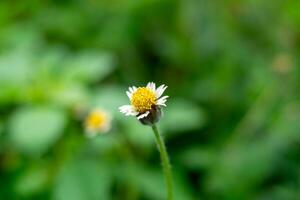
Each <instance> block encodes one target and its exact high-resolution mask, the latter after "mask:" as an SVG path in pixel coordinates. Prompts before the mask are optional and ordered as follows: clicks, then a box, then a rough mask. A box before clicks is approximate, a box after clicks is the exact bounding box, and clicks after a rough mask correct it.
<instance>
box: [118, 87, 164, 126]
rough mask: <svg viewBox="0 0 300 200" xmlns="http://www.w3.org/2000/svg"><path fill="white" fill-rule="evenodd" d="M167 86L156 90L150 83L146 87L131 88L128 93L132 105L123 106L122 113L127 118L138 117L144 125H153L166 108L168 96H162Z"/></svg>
mask: <svg viewBox="0 0 300 200" xmlns="http://www.w3.org/2000/svg"><path fill="white" fill-rule="evenodd" d="M166 88H167V86H165V85H161V86H159V87H158V88H156V86H155V83H153V82H150V83H148V84H147V86H146V87H135V86H133V87H129V91H127V92H126V94H127V96H128V97H129V99H130V103H131V105H124V106H121V107H120V108H119V109H120V112H122V113H124V114H125V115H126V116H136V117H137V119H138V120H140V121H141V122H142V123H143V124H146V125H152V124H154V123H156V122H157V121H158V120H159V118H160V116H161V106H166V101H167V98H168V96H162V94H163V93H164V91H165V90H166Z"/></svg>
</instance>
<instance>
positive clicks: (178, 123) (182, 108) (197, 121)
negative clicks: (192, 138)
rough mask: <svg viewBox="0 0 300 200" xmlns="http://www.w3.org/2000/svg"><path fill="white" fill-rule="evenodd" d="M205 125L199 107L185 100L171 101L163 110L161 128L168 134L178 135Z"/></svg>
mask: <svg viewBox="0 0 300 200" xmlns="http://www.w3.org/2000/svg"><path fill="white" fill-rule="evenodd" d="M204 123H205V117H204V113H203V111H202V110H201V109H200V108H199V106H197V105H195V104H193V103H192V102H189V101H185V100H172V101H170V102H169V103H168V107H166V108H165V109H164V116H163V118H162V119H161V124H160V126H161V128H162V129H163V130H164V131H165V132H168V133H178V132H183V131H190V130H194V129H197V128H201V127H202V126H203V125H204Z"/></svg>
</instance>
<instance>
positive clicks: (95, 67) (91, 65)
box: [63, 51, 114, 83]
mask: <svg viewBox="0 0 300 200" xmlns="http://www.w3.org/2000/svg"><path fill="white" fill-rule="evenodd" d="M113 62H114V60H113V57H112V56H111V55H110V54H108V53H103V52H95V51H84V52H80V54H78V55H74V56H73V57H71V58H70V60H69V61H67V63H65V66H67V67H66V70H65V72H63V74H64V75H65V78H66V79H70V80H75V81H76V80H79V81H83V82H88V83H89V82H94V81H99V80H102V79H103V78H105V77H106V76H107V75H109V74H110V73H111V72H112V71H113V69H114V63H113Z"/></svg>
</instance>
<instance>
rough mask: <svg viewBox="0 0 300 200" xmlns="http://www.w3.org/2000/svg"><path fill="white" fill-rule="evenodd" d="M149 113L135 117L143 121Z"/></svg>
mask: <svg viewBox="0 0 300 200" xmlns="http://www.w3.org/2000/svg"><path fill="white" fill-rule="evenodd" d="M149 113H150V112H149V111H147V112H145V113H144V114H141V115H140V116H138V117H137V119H143V118H144V117H147V116H148V115H149Z"/></svg>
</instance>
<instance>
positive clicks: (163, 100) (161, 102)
mask: <svg viewBox="0 0 300 200" xmlns="http://www.w3.org/2000/svg"><path fill="white" fill-rule="evenodd" d="M168 97H169V96H163V97H162V98H160V99H158V100H157V105H160V106H166V104H165V103H166V102H167V98H168Z"/></svg>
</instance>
